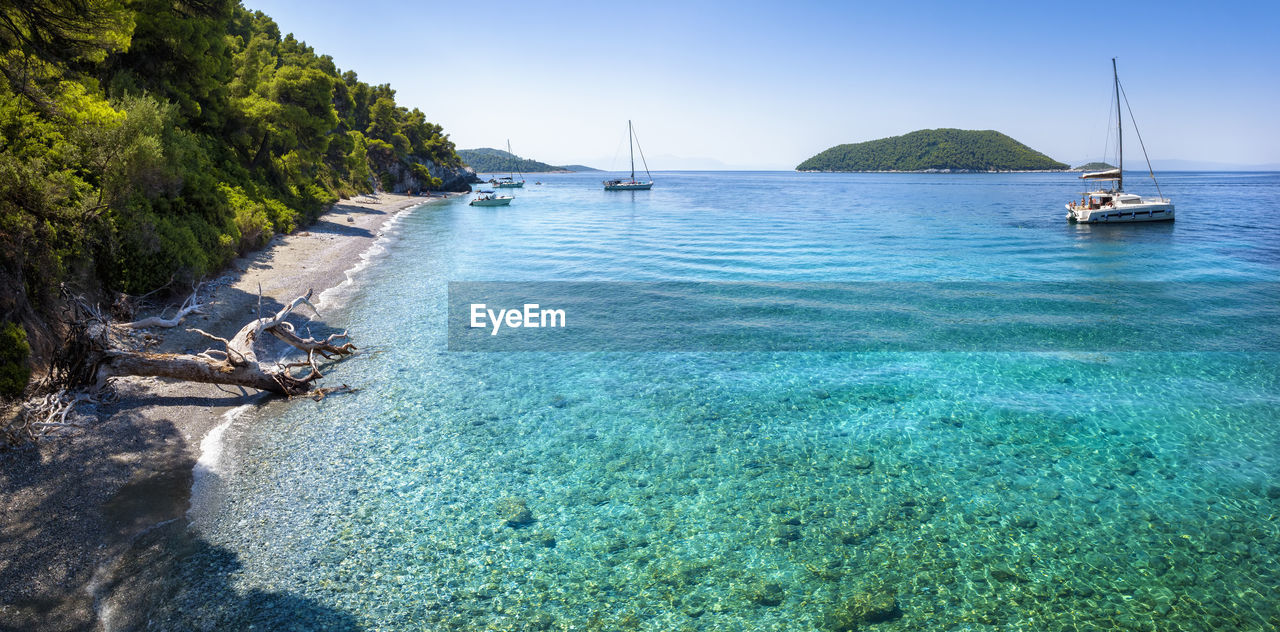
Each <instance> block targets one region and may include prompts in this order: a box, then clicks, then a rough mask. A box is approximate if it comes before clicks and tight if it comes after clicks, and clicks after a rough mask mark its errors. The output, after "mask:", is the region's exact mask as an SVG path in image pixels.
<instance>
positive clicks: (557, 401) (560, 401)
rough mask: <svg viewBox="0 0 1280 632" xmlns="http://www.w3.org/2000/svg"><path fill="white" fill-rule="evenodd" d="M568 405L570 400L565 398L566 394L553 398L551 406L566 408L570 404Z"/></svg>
mask: <svg viewBox="0 0 1280 632" xmlns="http://www.w3.org/2000/svg"><path fill="white" fill-rule="evenodd" d="M568 405H569V400H567V399H565V398H564V395H556V396H555V397H552V398H551V406H552V407H553V408H564V407H565V406H568Z"/></svg>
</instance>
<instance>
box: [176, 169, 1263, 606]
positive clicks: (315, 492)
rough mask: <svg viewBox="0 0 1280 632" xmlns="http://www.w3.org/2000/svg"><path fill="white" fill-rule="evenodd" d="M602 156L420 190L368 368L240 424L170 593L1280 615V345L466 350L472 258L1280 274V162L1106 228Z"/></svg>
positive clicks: (330, 599)
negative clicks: (340, 391) (605, 167)
mask: <svg viewBox="0 0 1280 632" xmlns="http://www.w3.org/2000/svg"><path fill="white" fill-rule="evenodd" d="M602 177H603V176H602V175H601V174H574V175H545V174H543V175H531V176H529V177H528V180H529V184H528V185H526V188H525V189H524V190H517V192H516V195H517V199H516V201H515V203H514V204H513V205H512V206H510V207H508V208H471V207H468V206H467V205H466V201H465V199H459V200H455V201H452V202H449V203H446V204H444V205H438V206H429V207H424V208H422V209H419V210H418V211H416V212H415V213H413V214H412V215H410V216H408V217H407V218H406V219H405V220H404V221H403V222H402V223H401V224H400V226H399V228H398V230H399V231H400V234H399V235H398V238H397V239H396V240H394V241H393V242H392V243H390V244H389V245H388V246H387V253H386V256H385V258H384V259H382V260H381V261H380V262H379V263H377V264H376V265H374V266H372V267H371V268H369V269H368V270H366V271H365V272H363V273H362V279H361V285H360V286H359V289H358V290H357V291H356V292H355V293H354V294H353V295H351V296H350V297H349V298H348V300H347V303H346V304H345V306H343V307H342V308H341V309H340V310H337V311H334V312H333V313H326V317H327V318H328V319H329V322H330V323H331V324H335V325H338V326H342V327H349V328H350V330H351V333H352V336H353V338H354V339H355V340H356V342H357V344H358V345H360V346H361V348H362V350H363V353H362V354H361V355H360V356H357V357H355V358H353V359H351V360H348V361H346V362H344V363H343V364H341V365H339V366H338V367H336V368H335V369H334V370H333V371H332V372H331V373H330V376H329V378H328V380H329V383H333V384H337V383H348V384H351V385H353V386H357V387H358V388H359V389H360V390H359V391H358V392H356V393H353V394H349V395H342V396H336V397H332V398H330V399H328V400H326V401H324V402H321V403H318V404H317V403H315V402H311V401H309V400H304V401H299V402H292V403H287V404H286V403H279V404H273V405H271V406H268V407H266V408H265V409H263V410H261V411H258V412H256V413H253V414H251V415H248V416H245V417H242V418H241V419H239V420H238V421H237V422H236V423H235V424H234V425H233V426H232V428H231V429H230V430H229V431H228V433H227V437H228V444H227V448H226V452H225V454H224V457H223V458H224V462H223V464H222V467H221V468H220V471H221V475H220V479H219V480H218V481H217V484H216V485H213V486H212V487H213V488H214V489H212V490H210V491H208V493H206V494H205V495H204V496H202V497H201V498H200V499H199V504H198V505H197V507H196V509H195V511H194V512H193V517H194V524H193V526H192V530H193V532H194V533H195V534H196V535H197V536H198V537H199V538H200V539H201V540H202V541H203V542H207V543H208V544H209V545H210V546H209V547H208V548H206V549H199V550H197V551H196V552H195V553H193V554H191V555H190V556H189V557H188V558H187V559H186V560H185V561H184V562H183V564H182V565H181V566H180V567H179V568H178V569H177V572H175V574H174V575H173V577H171V578H168V580H169V581H168V583H169V584H170V587H171V589H172V590H173V596H172V598H169V599H167V601H166V604H165V606H163V607H162V608H161V611H159V612H157V613H155V615H154V618H153V624H154V625H155V626H156V627H158V628H165V627H166V626H168V627H173V626H178V627H193V628H210V629H212V628H235V629H238V628H246V627H247V626H249V625H251V624H252V625H256V626H257V627H258V628H259V629H311V628H314V627H317V626H320V627H344V626H359V627H362V628H367V629H372V630H423V629H426V630H437V629H440V630H443V629H458V630H473V629H556V630H559V629H576V630H597V629H598V630H619V629H640V630H671V629H708V630H747V629H752V630H759V629H776V630H793V629H847V628H848V627H850V626H853V625H856V626H857V627H858V628H859V629H874V630H912V629H939V630H977V629H1014V628H1016V629H1028V630H1059V629H1068V630H1076V629H1078V630H1086V629H1136V630H1142V629H1147V630H1156V629H1160V630H1172V629H1185V630H1200V629H1271V628H1274V627H1277V626H1280V588H1278V587H1280V357H1278V356H1277V354H1275V353H1273V352H1236V353H1209V352H1159V353H1142V352H1096V351H1088V350H1085V351H1080V350H1074V351H1070V352H1059V353H995V352H990V353H956V352H942V351H936V352H935V351H927V350H926V351H913V352H861V353H837V352H822V353H818V352H805V353H799V352H791V353H765V352H750V351H747V352H733V353H725V352H720V353H710V352H682V353H669V352H663V353H660V352H626V353H623V352H585V353H459V352H450V351H448V350H447V347H446V343H447V337H448V336H447V328H446V309H445V308H446V290H447V284H448V283H449V282H457V281H582V280H590V281H749V282H775V281H776V282H857V281H876V282H897V281H911V282H927V281H982V282H1018V283H1025V282H1050V281H1088V280H1100V281H1113V282H1127V281H1133V280H1142V281H1151V282H1159V283H1168V284H1170V286H1171V287H1177V286H1178V285H1179V284H1186V283H1190V282H1197V283H1200V282H1236V281H1245V282H1260V283H1270V282H1273V281H1274V280H1275V278H1276V275H1277V272H1280V229H1277V228H1275V227H1273V226H1271V225H1266V224H1263V225H1258V224H1257V222H1255V221H1254V220H1253V219H1248V218H1257V217H1259V216H1267V215H1269V214H1271V213H1273V212H1275V211H1277V210H1280V176H1277V175H1276V174H1217V173H1215V174H1199V173H1183V174H1170V175H1168V176H1166V177H1165V178H1163V179H1162V182H1161V184H1162V186H1163V188H1164V192H1165V194H1166V195H1168V196H1170V197H1172V198H1174V200H1175V202H1176V203H1177V205H1178V220H1177V222H1176V223H1172V224H1162V225H1137V226H1105V227H1087V226H1074V225H1068V224H1067V223H1066V222H1065V221H1063V219H1062V216H1063V214H1064V211H1063V210H1062V207H1061V204H1062V203H1063V202H1065V201H1067V200H1069V199H1071V197H1072V196H1073V195H1074V194H1076V193H1077V184H1076V183H1077V181H1076V180H1075V179H1074V178H1072V177H1071V176H1070V175H1069V174H1008V175H908V174H847V175H844V174H793V173H728V174H726V173H672V174H657V175H656V176H655V179H656V180H657V181H658V184H657V186H655V188H654V189H653V190H652V191H649V192H621V193H619V192H610V193H606V192H604V191H601V190H600V186H599V180H600V179H602ZM539 179H540V180H542V181H543V182H544V184H543V185H541V186H536V185H533V184H532V183H533V181H535V180H539ZM1236 211H1246V212H1243V213H1239V217H1240V218H1241V219H1235V217H1234V216H1233V215H1232V214H1233V213H1235V212H1236ZM1011 285H1013V284H1011ZM1269 297H1270V295H1269V294H1268V295H1266V296H1265V297H1264V298H1260V299H1259V301H1262V300H1264V299H1265V298H1269ZM1274 307H1275V306H1274V305H1271V304H1269V303H1267V304H1263V303H1261V302H1259V303H1258V304H1256V305H1249V304H1248V302H1247V297H1246V300H1245V301H1244V302H1243V303H1242V304H1238V305H1235V306H1233V309H1235V310H1238V311H1243V312H1249V311H1254V310H1256V311H1262V310H1272V309H1274ZM1224 311H1225V312H1230V311H1231V310H1224ZM1153 316H1158V315H1153ZM654 317H655V318H658V317H659V316H658V315H655V316H654ZM1223 318H1224V319H1225V318H1227V316H1226V315H1224V316H1223ZM915 333H916V335H918V336H919V337H920V339H921V340H926V341H927V340H929V337H930V336H931V331H930V330H929V329H928V328H921V330H920V331H918V332H915ZM1152 335H1159V333H1158V332H1153V334H1152ZM921 348H925V349H927V348H928V345H927V344H925V345H923V346H922V347H921ZM522 508H523V509H527V510H528V514H523V513H522V511H521V509H522ZM879 619H884V620H879Z"/></svg>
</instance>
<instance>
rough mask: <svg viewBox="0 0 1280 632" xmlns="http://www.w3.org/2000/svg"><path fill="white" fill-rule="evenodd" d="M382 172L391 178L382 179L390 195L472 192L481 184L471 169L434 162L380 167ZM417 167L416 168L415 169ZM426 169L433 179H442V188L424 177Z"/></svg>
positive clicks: (395, 163)
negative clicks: (428, 192)
mask: <svg viewBox="0 0 1280 632" xmlns="http://www.w3.org/2000/svg"><path fill="white" fill-rule="evenodd" d="M379 167H380V171H382V172H383V173H386V174H388V175H389V176H390V177H387V178H382V182H381V184H382V190H384V191H386V192H388V193H421V192H423V191H437V190H438V191H462V192H465V191H470V190H471V185H472V184H473V183H476V182H480V181H481V180H480V178H478V177H476V172H475V170H474V169H472V168H471V167H445V166H441V165H437V164H436V163H434V162H431V161H429V160H428V161H426V162H421V161H415V162H414V163H410V164H406V163H404V162H401V161H398V160H397V161H394V162H389V164H385V165H379ZM415 167H416V168H415ZM423 169H425V171H426V172H427V173H429V174H430V175H431V176H432V177H435V178H440V180H441V184H440V187H439V188H438V189H437V188H433V187H431V186H430V183H429V182H426V181H425V180H426V178H424V177H422V175H423V173H422V170H423Z"/></svg>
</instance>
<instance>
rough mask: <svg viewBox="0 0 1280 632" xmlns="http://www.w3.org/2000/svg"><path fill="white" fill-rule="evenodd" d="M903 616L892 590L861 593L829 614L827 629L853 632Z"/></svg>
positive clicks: (836, 631) (839, 604) (838, 631)
mask: <svg viewBox="0 0 1280 632" xmlns="http://www.w3.org/2000/svg"><path fill="white" fill-rule="evenodd" d="M900 616H902V611H901V610H899V609H898V599H897V596H896V595H895V594H894V593H893V592H892V591H890V590H886V589H875V590H869V591H859V592H856V593H854V595H853V596H852V597H850V598H848V599H845V600H844V601H842V602H840V603H838V604H836V605H835V607H833V608H832V609H831V610H829V611H828V612H827V616H826V621H825V622H826V627H827V629H829V630H834V631H835V632H852V631H853V630H856V629H857V628H858V626H859V625H862V624H864V623H880V622H882V621H889V620H891V619H895V618H897V617H900Z"/></svg>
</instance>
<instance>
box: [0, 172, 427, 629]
mask: <svg viewBox="0 0 1280 632" xmlns="http://www.w3.org/2000/svg"><path fill="white" fill-rule="evenodd" d="M448 197H450V196H449V195H445V196H443V197H430V198H424V197H418V196H406V195H391V194H382V195H380V196H362V197H359V198H355V199H349V200H342V201H339V202H338V203H337V204H335V205H334V206H333V207H332V208H331V209H330V210H329V211H327V212H326V213H325V214H324V215H322V216H320V217H319V218H318V219H317V220H316V222H315V223H314V224H312V225H310V226H308V227H306V228H305V229H303V230H299V231H297V232H295V233H293V234H291V235H281V236H278V237H276V238H275V239H273V240H272V241H271V243H270V244H268V245H267V247H265V248H264V249H262V250H259V251H256V252H253V253H249V254H248V255H246V256H244V257H241V258H238V259H236V260H235V261H234V262H233V263H232V265H231V267H230V268H229V269H227V270H226V271H224V272H223V273H222V275H221V276H219V277H218V278H216V279H214V280H212V281H210V282H209V283H207V284H206V288H205V289H204V290H203V291H202V293H201V298H202V303H203V305H204V307H205V312H206V314H205V315H198V314H193V315H191V316H189V317H188V319H187V320H186V321H184V322H183V324H182V325H179V326H178V327H175V328H173V329H169V330H164V329H154V330H150V331H149V332H145V333H142V334H141V335H140V338H139V340H140V342H141V343H142V344H144V345H145V346H146V347H147V348H149V349H150V350H152V351H160V352H174V353H182V352H186V351H193V350H194V351H199V350H202V349H205V348H207V347H208V341H207V340H204V339H203V337H202V336H200V335H199V334H196V333H193V332H188V331H186V329H187V327H199V328H200V329H203V330H205V331H208V332H210V333H212V334H215V335H219V336H224V337H229V336H231V335H232V334H234V333H235V331H236V330H238V329H239V328H240V327H241V326H242V325H243V324H244V323H245V322H247V321H248V320H250V319H251V318H253V317H254V316H255V315H256V314H257V311H258V294H259V288H261V295H262V297H263V306H262V309H263V311H268V310H270V311H274V310H275V309H278V307H279V305H281V304H283V303H284V302H287V301H289V300H291V299H292V298H294V297H296V296H300V295H302V294H304V293H306V291H307V290H308V289H314V290H315V291H316V293H317V294H316V297H315V298H314V299H313V300H314V302H316V304H317V306H318V307H319V308H320V310H321V314H322V316H321V317H320V319H319V320H321V321H323V319H324V318H325V317H326V316H327V315H328V312H329V311H332V310H333V309H334V307H335V305H334V304H335V302H339V303H340V301H341V300H342V298H343V296H342V295H344V294H345V293H346V291H347V289H348V288H349V287H350V286H351V285H352V284H353V281H352V275H353V274H356V273H358V271H359V270H361V269H364V268H365V267H367V266H368V265H369V263H370V260H371V259H372V258H374V257H376V256H377V255H378V254H379V253H378V247H379V243H378V242H379V240H380V238H381V237H382V236H383V235H384V233H386V232H387V231H388V230H390V229H392V228H394V225H395V223H396V222H397V220H398V219H399V218H400V217H402V216H403V212H404V211H406V210H408V209H411V208H416V207H418V206H421V205H424V204H430V203H432V202H439V201H441V200H443V199H447V198H448ZM356 343H357V344H358V343H359V341H356ZM113 384H114V388H115V390H116V392H118V393H119V395H120V398H119V401H117V402H115V403H112V404H109V405H101V406H91V405H82V406H81V407H78V408H77V409H76V411H75V413H73V418H74V421H76V422H77V423H80V424H82V425H84V426H85V427H86V430H84V431H81V432H78V433H75V435H74V436H72V437H68V438H66V439H50V440H46V441H43V442H41V443H40V444H39V445H36V446H31V447H26V448H22V449H19V450H14V451H10V452H7V453H3V454H0V630H7V629H14V630H18V629H41V630H73V629H74V630H80V629H130V628H132V627H135V626H136V625H138V624H141V623H143V622H144V621H145V617H146V610H147V609H146V608H138V607H135V606H136V601H135V600H136V599H137V598H138V597H142V596H143V595H145V594H146V593H145V590H146V587H145V586H142V585H140V584H139V583H138V582H139V581H140V580H139V578H136V577H134V573H133V569H135V568H139V565H146V566H154V565H155V564H157V563H163V561H164V560H165V559H166V558H168V557H170V556H171V554H173V553H174V552H175V551H176V549H174V550H170V549H171V548H172V545H174V544H175V543H177V542H178V541H180V540H181V539H182V532H183V531H185V524H186V521H185V516H186V513H187V511H188V508H189V507H190V502H191V494H192V486H193V484H194V483H195V479H196V477H197V465H198V464H200V463H201V462H202V452H203V451H204V449H206V448H209V447H211V446H209V445H202V444H208V443H210V441H206V439H207V438H210V434H211V432H217V431H218V430H219V429H225V428H226V426H227V424H228V423H229V421H230V418H231V417H233V416H234V415H235V412H234V411H236V409H237V408H243V410H248V409H250V408H252V407H255V406H256V405H257V404H259V403H260V402H263V401H266V399H267V398H265V397H263V396H261V395H260V394H257V393H249V392H243V391H241V390H239V389H230V388H220V387H217V386H214V385H206V384H195V383H185V382H172V381H168V380H161V379H157V378H136V377H130V378H119V379H116V380H114V381H113ZM69 420H70V419H69ZM214 442H215V443H216V441H214ZM209 458H210V456H209V455H205V456H204V460H205V461H207V460H208V459H209ZM126 558H128V559H126Z"/></svg>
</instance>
